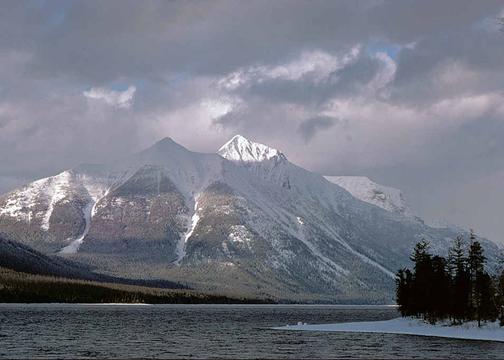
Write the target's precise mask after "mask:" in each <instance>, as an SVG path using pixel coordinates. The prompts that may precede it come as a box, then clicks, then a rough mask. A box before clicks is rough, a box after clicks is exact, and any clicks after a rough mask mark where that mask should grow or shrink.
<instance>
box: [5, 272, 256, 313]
mask: <svg viewBox="0 0 504 360" xmlns="http://www.w3.org/2000/svg"><path fill="white" fill-rule="evenodd" d="M257 302H258V301H256V300H254V299H246V298H230V297H225V296H215V295H206V294H201V293H196V292H194V291H191V290H169V289H159V288H149V287H144V286H135V285H124V284H113V283H99V282H96V281H87V280H76V279H65V278H58V277H52V276H44V275H34V274H27V273H23V272H17V271H13V270H10V269H6V268H3V267H0V303H147V304H179V303H183V304H206V303H212V304H238V303H257ZM261 302H263V303H264V302H265V301H261Z"/></svg>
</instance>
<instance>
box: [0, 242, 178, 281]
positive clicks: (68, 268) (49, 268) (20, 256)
mask: <svg viewBox="0 0 504 360" xmlns="http://www.w3.org/2000/svg"><path fill="white" fill-rule="evenodd" d="M0 267H3V268H6V269H11V270H14V271H17V272H23V273H28V274H37V275H50V276H55V277H64V278H68V279H80V280H91V281H98V282H110V283H120V284H129V285H139V286H150V287H159V288H168V289H182V288H187V287H185V286H183V285H181V284H179V283H176V282H172V281H167V280H141V279H138V280H136V279H124V278H119V277H113V276H108V275H104V274H99V273H95V272H93V271H92V269H91V268H90V267H89V266H88V265H84V264H80V263H77V262H75V261H70V260H67V259H64V258H61V257H58V256H49V255H44V254H42V253H40V252H38V251H36V250H34V249H32V248H30V247H29V246H26V245H23V244H20V243H18V242H14V241H10V240H7V239H4V238H2V237H0Z"/></svg>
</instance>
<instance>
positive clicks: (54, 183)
mask: <svg viewBox="0 0 504 360" xmlns="http://www.w3.org/2000/svg"><path fill="white" fill-rule="evenodd" d="M48 180H49V182H50V185H49V186H48V187H47V188H46V190H45V192H46V195H47V196H49V198H50V200H49V206H48V207H47V211H46V213H45V215H44V217H43V218H42V225H41V226H40V227H41V228H42V230H44V231H48V230H49V226H50V224H49V221H50V219H51V215H52V212H53V210H54V205H55V204H56V203H58V202H59V201H61V200H63V199H64V198H65V196H66V195H67V193H66V189H68V186H69V184H70V173H69V172H68V171H64V172H62V173H61V174H59V175H56V176H54V177H52V178H49V179H48Z"/></svg>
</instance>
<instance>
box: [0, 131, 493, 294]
mask: <svg viewBox="0 0 504 360" xmlns="http://www.w3.org/2000/svg"><path fill="white" fill-rule="evenodd" d="M361 200H362V199H359V198H357V197H355V196H353V195H352V194H351V193H350V192H348V191H347V190H345V189H344V188H342V187H340V186H338V185H336V184H334V183H331V182H329V181H327V179H325V178H324V177H323V176H320V175H318V174H315V173H311V172H309V171H307V170H304V169H302V168H300V167H298V166H296V165H294V164H292V163H290V162H289V161H288V160H287V157H286V156H285V155H284V154H282V153H281V152H280V151H278V150H276V149H272V148H270V147H267V146H265V145H262V144H257V143H254V142H251V141H249V140H247V139H245V138H243V137H240V136H237V137H234V138H233V139H231V140H230V141H229V142H228V143H227V144H225V145H224V146H223V147H222V148H221V149H220V150H219V151H218V154H200V153H194V152H191V151H189V150H187V149H185V148H183V147H181V146H180V145H178V144H176V143H175V142H173V141H172V140H171V139H163V140H161V141H160V142H158V143H156V144H155V145H154V146H152V147H151V148H149V149H147V150H145V151H143V152H141V153H139V154H136V155H133V156H131V157H130V158H128V159H126V160H123V161H121V162H118V163H116V164H113V165H96V166H81V167H78V168H76V169H73V170H68V171H65V172H63V173H61V174H59V175H56V176H54V177H51V178H47V179H41V180H38V181H36V182H34V183H31V184H28V185H27V186H25V187H23V188H21V189H19V190H16V191H13V192H11V193H9V194H5V195H3V196H2V197H1V198H0V234H3V235H4V236H5V237H8V238H9V239H11V240H15V241H19V242H23V243H25V244H27V245H29V246H32V247H34V248H35V249H37V250H39V251H42V252H44V253H46V254H58V255H59V256H62V257H67V258H71V259H76V260H78V261H81V262H84V263H87V264H89V265H91V266H93V267H94V268H95V269H97V270H98V271H101V272H102V273H106V274H111V275H119V276H129V277H133V278H145V279H158V278H161V279H163V278H164V279H170V280H175V281H179V282H183V283H187V284H188V285H190V286H192V287H195V288H197V289H201V290H205V291H210V292H218V293H224V294H232V295H237V294H243V295H250V296H274V297H277V298H280V299H290V300H303V301H312V300H313V301H347V302H356V301H358V302H383V301H390V300H391V299H392V298H393V286H394V281H393V273H394V272H395V271H396V270H397V269H398V268H400V267H402V266H405V265H407V264H408V261H409V260H408V256H409V253H410V251H411V249H412V246H413V244H414V243H415V242H417V241H418V240H420V239H421V238H425V239H427V240H430V241H431V243H432V246H433V248H434V250H435V251H438V252H441V253H443V252H446V250H447V248H448V246H449V245H450V238H453V237H454V236H455V235H457V234H456V231H455V230H453V229H450V228H442V229H439V228H438V229H435V228H430V227H428V226H426V225H425V224H424V223H423V222H422V221H421V220H419V219H418V218H416V217H413V216H408V214H406V213H405V212H404V211H395V210H394V209H387V208H384V207H383V206H382V207H379V206H375V205H374V204H370V203H369V201H368V202H366V201H361ZM364 200H365V199H364ZM484 244H485V247H486V249H487V254H488V256H489V258H490V259H491V260H492V259H493V257H494V256H495V255H496V253H497V247H496V246H495V245H494V244H493V243H491V242H488V241H484Z"/></svg>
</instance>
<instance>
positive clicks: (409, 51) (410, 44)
mask: <svg viewBox="0 0 504 360" xmlns="http://www.w3.org/2000/svg"><path fill="white" fill-rule="evenodd" d="M503 10H504V3H503V2H502V1H501V0H499V1H494V0H488V1H471V0H467V1H460V0H445V1H437V0H436V1H435V0H423V1H412V0H405V1H386V0H368V1H360V0H357V1H355V0H352V1H350V0H349V1H332V0H330V1H329V0H328V1H322V0H320V1H291V0H289V1H287V0H279V1H262V0H261V1H259V0H258V1H248V2H245V1H205V2H201V1H198V2H196V1H149V0H146V1H133V0H120V1H119V0H109V1H101V2H99V1H87V0H82V1H74V0H61V1H60V0H27V1H18V0H15V1H10V0H5V1H2V3H1V5H0V191H1V190H7V189H9V188H11V187H13V186H16V185H17V184H18V183H19V182H22V181H26V180H29V179H33V178H37V177H39V176H46V175H49V174H52V173H54V172H56V171H59V170H63V169H65V168H68V167H72V166H75V165H77V164H78V163H80V162H96V161H107V160H109V159H113V158H114V157H116V156H118V155H121V154H124V153H127V152H132V151H136V150H138V149H140V148H142V147H144V146H148V145H149V144H150V143H152V142H153V141H155V140H156V139H157V138H159V137H163V136H172V137H173V138H174V139H176V140H177V141H180V142H182V143H183V144H184V145H185V146H187V147H189V148H191V149H194V150H198V151H214V150H215V149H216V148H218V147H219V146H220V145H221V144H222V143H223V142H224V141H225V140H227V138H228V137H230V136H232V135H233V134H234V133H242V134H243V135H246V136H250V137H252V138H254V139H256V140H258V141H262V142H265V143H270V144H272V145H275V146H277V147H279V148H281V149H282V150H284V151H285V152H286V153H287V155H288V156H289V158H290V159H292V160H293V161H295V162H297V163H299V164H301V165H303V166H305V167H308V168H311V169H313V170H316V171H320V172H323V173H328V174H362V175H372V176H375V177H376V178H377V179H378V180H382V181H383V182H385V183H389V184H391V185H395V186H398V187H401V188H404V189H406V190H407V191H406V196H407V197H410V198H412V199H413V201H414V205H417V206H418V207H419V208H420V210H421V211H422V214H423V215H425V216H427V217H429V216H431V215H434V214H435V215H438V214H439V209H440V208H441V207H442V206H440V204H441V203H443V204H454V203H456V204H457V206H458V207H459V208H460V207H463V206H464V205H467V206H470V204H469V200H467V202H466V203H464V201H463V200H459V199H460V198H461V196H460V194H461V193H463V192H464V191H468V192H470V191H472V192H474V193H478V194H480V195H481V196H480V197H479V198H481V199H488V192H489V191H490V190H489V189H495V187H494V186H493V185H492V186H490V185H491V184H496V183H497V182H498V180H499V179H502V180H503V181H504V178H503V176H504V164H503V163H502V160H501V159H502V158H504V152H503V149H502V145H501V144H502V141H501V139H502V136H504V130H503V129H502V119H503V118H504V107H503V105H501V104H502V103H503V101H502V89H503V88H504V62H503V61H502V59H503V58H504V34H503V33H502V32H501V31H499V26H500V25H499V23H498V21H497V20H496V19H498V18H499V17H502V15H503ZM127 89H131V91H130V92H127ZM133 89H134V90H133ZM320 114H324V116H323V117H321V116H320ZM336 119H345V123H344V131H341V126H340V122H339V121H338V120H336ZM426 174H428V176H427V175H426ZM482 184H490V185H489V186H488V187H485V186H482ZM450 188H457V189H459V192H453V191H450ZM432 194H435V195H432ZM455 197H456V199H455ZM468 198H469V197H468ZM476 198H477V197H476ZM424 199H430V200H429V201H426V200H424ZM470 201H471V202H473V203H474V201H475V197H474V196H473V197H471V199H470ZM490 203H491V206H489V207H485V206H483V205H482V204H481V207H480V208H479V209H478V216H476V215H475V218H478V220H477V221H476V224H472V223H471V224H470V225H471V226H474V227H475V228H477V229H478V224H481V226H482V227H484V230H485V231H487V233H489V234H490V233H491V234H492V235H493V234H502V236H503V237H504V228H502V225H500V223H499V222H497V221H494V222H488V221H485V220H484V216H485V215H486V216H487V218H490V217H491V216H492V214H496V213H502V211H503V210H504V208H503V207H502V206H503V205H502V203H504V201H503V202H501V204H500V205H499V203H498V202H490ZM444 209H451V208H450V207H448V206H446V207H444ZM451 210H453V209H451ZM451 210H450V211H449V212H453V213H457V212H456V211H451ZM458 214H462V213H461V212H460V211H459V212H458ZM468 214H470V213H467V212H466V213H464V214H462V215H456V216H454V217H453V218H452V219H451V220H452V221H455V222H456V221H460V222H464V223H468V222H469V221H468V219H470V216H469V215H468ZM481 214H485V215H481ZM457 216H458V217H457Z"/></svg>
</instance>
